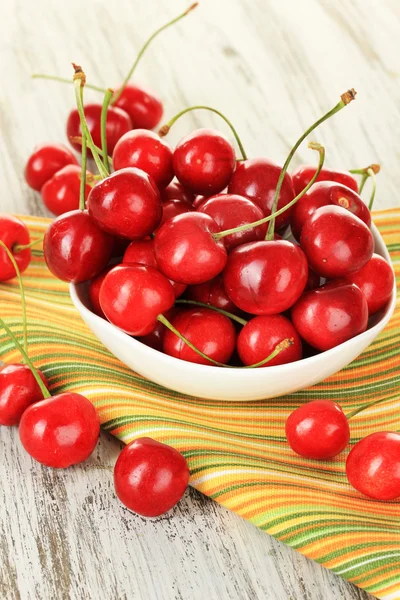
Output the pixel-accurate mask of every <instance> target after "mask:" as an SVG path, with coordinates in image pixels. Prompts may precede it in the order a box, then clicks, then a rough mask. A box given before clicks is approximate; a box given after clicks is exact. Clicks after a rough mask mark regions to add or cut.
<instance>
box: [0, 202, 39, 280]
mask: <svg viewBox="0 0 400 600" xmlns="http://www.w3.org/2000/svg"><path fill="white" fill-rule="evenodd" d="M0 240H1V241H2V242H3V243H4V244H5V245H6V246H7V248H8V249H9V250H10V252H12V255H13V257H14V259H15V261H16V263H17V265H18V268H19V270H20V272H21V273H23V272H24V271H25V270H26V269H27V268H28V266H29V263H30V262H31V251H30V248H25V250H21V251H20V252H15V249H16V247H17V246H26V245H28V244H29V243H30V236H29V230H28V228H27V226H26V225H25V223H23V222H22V221H21V220H20V219H17V217H14V216H13V215H9V214H7V213H0ZM15 276H16V273H15V269H14V266H13V264H12V263H11V260H10V258H9V257H8V256H7V252H6V251H5V250H4V248H0V281H8V280H9V279H13V278H14V277H15Z"/></svg>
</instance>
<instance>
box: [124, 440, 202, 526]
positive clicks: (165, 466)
mask: <svg viewBox="0 0 400 600" xmlns="http://www.w3.org/2000/svg"><path fill="white" fill-rule="evenodd" d="M189 477H190V472H189V468H188V465H187V462H186V460H185V458H184V457H183V456H182V454H180V453H179V452H178V451H177V450H175V449H174V448H171V446H167V445H166V444H162V443H161V442H157V441H156V440H152V439H150V438H137V439H136V440H134V441H133V442H131V443H130V444H128V445H127V446H125V448H124V449H123V450H122V452H121V454H120V455H119V457H118V460H117V462H116V463H115V468H114V486H115V492H116V494H117V496H118V498H119V499H120V501H121V502H122V504H124V505H125V506H126V507H127V508H129V509H130V510H133V511H134V512H135V513H137V514H139V515H142V516H143V517H158V516H159V515H162V514H164V513H166V512H167V511H169V510H170V509H171V508H173V507H174V506H175V504H177V503H178V502H179V500H180V499H181V498H182V496H183V494H184V493H185V490H186V488H187V486H188V483H189Z"/></svg>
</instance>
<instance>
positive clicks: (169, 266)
mask: <svg viewBox="0 0 400 600" xmlns="http://www.w3.org/2000/svg"><path fill="white" fill-rule="evenodd" d="M187 12H188V11H186V12H185V13H184V14H183V15H180V16H179V17H178V18H177V19H175V20H174V21H173V22H176V21H177V20H178V19H180V18H182V16H184V15H185V14H187ZM169 24H170V23H169ZM169 24H167V25H166V26H168V25H169ZM166 26H164V27H163V28H161V29H160V30H158V32H159V31H161V30H163V29H164V28H165V27H166ZM158 32H156V33H158ZM153 38H154V35H153V36H152V38H150V41H151V39H153ZM147 44H148V43H147ZM145 48H146V45H145ZM139 56H140V55H139ZM136 62H137V61H136ZM131 74H132V70H131V72H130V75H129V77H130V76H131ZM129 77H128V80H129ZM71 83H72V81H71ZM73 84H74V88H75V99H76V105H77V108H76V109H75V110H73V111H72V112H71V113H70V115H69V117H68V121H67V137H68V139H69V141H70V142H71V143H72V145H73V147H74V148H75V149H76V150H78V151H80V152H81V153H82V161H81V165H79V163H78V161H77V159H76V157H75V155H74V154H73V153H72V152H71V151H70V150H69V149H68V148H67V147H65V146H62V145H53V144H51V145H44V146H41V147H39V148H37V149H36V150H35V151H34V153H33V154H32V156H31V157H30V158H29V160H28V163H27V165H26V169H25V177H26V180H27V182H28V184H29V185H30V186H31V187H33V188H34V189H36V190H40V192H41V195H42V198H43V201H44V203H45V204H46V206H47V207H48V208H49V209H50V210H51V211H53V212H54V213H55V214H56V215H58V216H57V218H56V219H55V220H54V221H53V222H52V223H51V224H50V225H49V227H48V230H47V232H46V234H45V236H44V240H43V250H44V257H45V260H46V263H47V266H48V268H49V269H50V271H51V272H52V273H53V274H54V275H55V276H56V277H58V278H59V279H61V280H62V281H66V282H73V283H82V282H88V289H89V296H90V299H91V303H92V307H93V311H94V312H96V313H97V314H98V315H99V316H100V317H102V318H105V319H107V320H108V321H110V322H111V323H112V324H114V325H115V326H116V327H118V328H120V329H121V330H122V331H124V332H125V333H127V334H128V335H130V336H134V337H136V338H138V339H139V340H140V341H141V342H143V343H144V344H147V345H149V346H151V347H153V348H155V349H156V350H158V351H161V352H165V353H166V354H168V355H170V356H172V357H175V358H176V359H180V360H185V361H190V362H195V363H199V364H203V365H208V366H210V367H215V366H219V367H225V368H268V367H269V366H272V365H278V364H284V363H289V362H293V361H298V360H301V359H302V358H303V357H306V356H310V355H312V354H314V353H316V352H323V351H326V350H329V349H331V348H333V347H335V346H337V345H339V344H341V343H343V342H345V341H347V340H349V339H351V338H352V337H354V336H356V335H358V334H360V333H362V332H363V331H365V330H366V328H367V327H368V321H369V318H370V317H371V316H373V315H375V314H376V313H378V311H380V310H381V309H383V308H384V307H385V305H386V303H387V302H388V300H389V298H390V296H391V293H392V289H393V281H394V279H393V271H392V269H391V267H390V265H388V264H387V263H386V261H385V260H384V259H383V258H382V257H380V256H378V255H377V254H374V240H373V236H372V233H371V230H370V225H371V215H370V210H369V208H368V207H367V205H366V204H365V203H364V201H363V200H362V198H361V196H360V195H359V193H360V192H361V189H359V186H358V183H357V181H356V179H355V178H354V177H353V175H352V174H351V173H350V172H342V171H333V170H331V169H327V168H324V166H323V165H324V158H325V150H324V148H323V147H322V146H321V145H320V144H317V143H312V144H310V147H311V148H312V149H313V150H315V151H317V152H318V155H319V162H318V166H310V165H305V166H301V167H299V168H298V169H296V170H295V171H292V172H291V174H290V173H289V170H288V167H289V164H290V162H291V159H292V157H293V155H294V154H295V152H296V150H297V148H298V146H299V145H300V143H301V142H302V141H303V140H304V139H305V138H306V136H308V135H309V134H310V132H311V131H312V130H313V129H315V128H316V127H317V126H318V125H319V124H320V123H322V122H323V121H325V120H327V119H328V118H330V117H332V116H333V115H334V114H336V113H337V112H339V111H340V110H341V109H342V108H344V107H345V106H347V105H348V104H349V103H350V102H351V101H352V100H353V99H354V97H355V92H354V90H349V91H348V92H346V93H345V94H343V95H342V96H341V100H340V102H339V103H338V104H336V105H335V106H334V107H333V109H331V110H330V111H329V112H328V113H326V114H325V115H324V116H323V117H321V118H320V119H319V120H318V121H317V122H316V123H314V124H313V125H312V126H311V127H310V128H309V129H308V130H307V131H306V132H305V133H304V134H303V135H302V136H301V137H300V138H299V140H298V141H297V142H296V144H295V146H294V147H293V149H292V150H291V152H290V154H289V156H288V158H287V160H286V162H285V164H284V166H283V167H280V166H279V165H277V164H276V163H275V162H273V161H271V160H270V159H268V158H264V157H261V158H248V157H247V155H246V153H245V150H244V147H243V144H242V141H241V140H240V138H239V136H238V134H237V132H236V130H235V129H234V127H233V126H232V124H231V123H230V122H229V121H228V119H226V117H224V116H223V115H221V113H219V112H218V111H216V110H214V109H210V108H208V107H204V106H200V107H191V108H188V109H185V110H183V111H181V112H180V113H178V114H177V115H176V116H175V117H174V118H173V119H171V120H170V121H169V123H168V124H167V125H166V126H164V127H162V128H161V129H160V131H159V133H158V134H157V133H155V132H154V131H151V130H150V128H153V127H155V126H156V125H157V124H158V122H159V120H160V119H161V116H162V105H161V103H160V102H159V101H158V100H157V99H156V98H155V97H154V96H152V95H151V94H150V92H147V91H146V92H145V91H144V90H143V89H142V88H139V87H138V86H136V85H133V84H130V83H128V82H127V81H125V82H124V84H123V85H122V86H121V88H120V89H119V90H117V91H116V92H114V91H113V90H111V89H109V90H105V94H104V101H103V104H102V105H101V104H90V105H85V104H84V101H83V91H84V86H85V85H86V76H85V74H84V72H83V70H82V69H81V67H79V66H77V65H74V77H73ZM194 109H207V110H212V111H213V112H216V113H218V114H219V115H220V116H221V117H222V118H223V119H224V120H225V121H226V123H228V125H229V126H230V127H231V130H232V132H233V135H234V137H235V139H236V142H237V144H238V147H239V149H240V153H241V156H240V157H239V158H238V157H237V156H236V152H235V149H234V146H233V145H232V143H231V142H230V141H229V140H228V139H227V137H226V136H225V135H224V134H222V133H221V132H219V131H217V130H213V129H198V130H196V131H193V132H192V133H190V134H189V135H187V136H186V137H185V138H184V139H182V140H181V141H180V142H179V143H178V144H177V146H176V147H175V148H172V147H171V146H170V145H169V144H168V143H167V142H166V141H165V139H163V138H164V136H165V135H166V134H167V133H168V131H169V129H170V128H171V127H172V125H173V124H174V122H175V121H176V120H177V119H178V118H180V117H181V116H182V115H184V114H185V113H187V112H189V111H190V110H194ZM110 155H111V156H110ZM88 157H89V158H92V159H93V161H94V166H95V171H96V172H95V173H91V172H88V171H87V159H88ZM378 170H379V167H378V166H377V165H372V166H371V167H368V168H366V169H359V170H355V171H353V173H359V174H361V176H362V179H361V186H360V188H362V187H363V186H364V184H365V182H366V180H367V178H368V177H370V178H371V179H372V181H373V194H372V197H371V202H370V207H371V206H372V201H373V196H374V193H375V174H376V173H377V172H378ZM0 240H1V241H0V245H1V248H0V280H1V281H6V280H9V279H11V278H13V277H15V275H17V276H18V278H19V282H20V287H21V295H22V304H23V314H24V315H25V301H24V294H23V284H22V280H21V277H20V272H22V271H24V270H25V269H26V268H27V266H28V265H29V262H30V257H31V254H30V248H31V246H32V245H34V243H36V242H34V243H31V242H30V239H29V232H28V230H27V228H26V227H25V225H24V224H23V223H22V222H21V221H19V220H18V219H15V218H14V217H11V216H9V215H2V216H1V219H0ZM0 324H1V325H2V326H3V327H4V328H5V329H6V331H7V332H8V334H9V335H10V336H11V337H12V338H13V339H14V342H15V344H16V345H17V346H18V348H19V349H20V350H21V352H22V354H23V357H24V360H25V363H26V364H21V365H9V366H8V367H5V368H4V369H3V370H2V371H1V372H0V422H1V423H2V424H4V425H12V424H16V423H18V422H19V432H20V438H21V441H22V444H23V446H24V447H25V449H26V450H27V451H28V452H29V454H30V455H31V456H33V457H34V458H35V459H36V460H38V461H39V462H41V463H43V464H45V465H48V466H53V467H66V466H69V465H71V464H76V463H79V462H81V461H83V460H85V459H86V458H87V457H88V456H89V455H90V454H91V452H92V451H93V449H94V447H95V444H96V441H97V437H98V434H99V421H98V417H97V415H96V412H95V410H94V408H93V406H92V404H91V403H90V402H89V401H88V400H87V399H86V398H84V397H83V396H81V395H80V394H76V393H71V392H68V393H66V394H58V395H56V396H53V397H51V395H50V393H49V391H48V389H47V381H46V378H45V377H44V375H43V374H42V373H39V372H38V371H37V370H36V369H35V367H34V366H33V365H32V363H31V361H30V359H29V356H28V355H27V343H26V340H27V336H26V318H25V317H24V327H25V348H22V346H21V344H20V343H19V342H18V340H17V339H16V338H15V335H14V334H13V332H12V331H11V330H10V329H9V327H8V326H7V325H6V324H5V323H4V321H2V320H0ZM43 398H44V399H43ZM371 404H374V403H370V404H369V405H363V406H361V407H360V408H358V409H357V410H355V411H353V412H352V413H350V414H348V415H345V414H344V412H343V411H342V409H341V408H340V406H339V405H338V404H336V403H334V402H331V401H313V402H310V403H307V404H304V405H302V406H301V407H300V408H298V409H297V410H295V411H294V412H293V413H292V414H291V415H290V416H289V418H288V420H287V424H286V436H287V439H288V442H289V444H290V446H291V448H292V449H293V450H294V451H295V452H297V453H298V454H300V455H301V456H305V457H307V458H311V459H315V460H327V459H330V458H332V457H334V456H336V455H337V454H339V453H340V452H342V451H343V450H344V449H345V448H346V446H347V445H348V443H349V439H350V429H349V424H348V420H349V418H350V417H353V416H355V415H356V414H358V413H359V412H361V410H364V409H366V408H368V406H371ZM38 423H41V425H40V427H38V426H37V425H38ZM43 424H45V425H43ZM61 428H62V431H63V435H62V436H60V435H59V431H60V429H61ZM377 461H378V462H379V464H380V467H379V469H376V468H375V466H376V464H377ZM346 472H347V476H348V479H349V481H350V483H351V484H352V485H353V486H354V487H355V488H356V489H357V490H359V491H361V492H363V493H364V494H366V495H368V496H370V497H372V498H376V499H381V500H389V499H393V498H396V497H398V496H400V435H399V433H397V432H380V433H375V434H373V435H370V436H368V437H367V438H365V439H363V440H360V441H359V442H358V443H357V444H355V446H354V447H353V449H352V450H351V452H350V454H349V456H348V459H347V463H346ZM188 479H189V470H188V467H187V464H186V461H185V459H184V458H183V456H182V455H181V454H179V453H178V452H177V451H175V450H174V449H172V448H169V447H168V446H165V445H164V444H160V443H159V442H156V441H154V440H149V439H140V440H136V441H134V442H133V443H132V444H130V445H129V446H127V447H126V448H125V449H124V450H123V452H122V453H121V455H120V457H119V459H118V461H117V463H116V467H115V485H116V491H117V494H118V497H119V498H120V499H121V501H122V502H123V503H124V504H125V505H126V506H128V507H129V508H131V509H132V510H135V511H136V512H138V513H140V514H142V515H146V516H153V515H157V514H161V513H162V512H164V511H165V510H168V509H169V508H171V507H172V506H173V505H174V504H175V503H176V502H177V501H178V500H179V498H180V497H181V496H182V494H183V492H184V490H185V488H186V486H187V483H188Z"/></svg>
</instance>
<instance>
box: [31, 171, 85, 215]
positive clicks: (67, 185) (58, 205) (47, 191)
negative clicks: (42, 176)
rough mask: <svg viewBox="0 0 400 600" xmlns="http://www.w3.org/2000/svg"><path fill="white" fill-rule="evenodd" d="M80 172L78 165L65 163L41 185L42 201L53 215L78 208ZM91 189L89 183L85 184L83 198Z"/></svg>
mask: <svg viewBox="0 0 400 600" xmlns="http://www.w3.org/2000/svg"><path fill="white" fill-rule="evenodd" d="M81 172H82V171H81V168H80V167H79V166H78V165H67V166H66V167H63V168H62V169H60V170H59V171H57V173H55V175H53V177H52V178H51V179H49V180H48V181H46V183H45V184H44V186H43V187H42V190H41V193H42V198H43V202H44V203H45V205H46V207H47V208H48V209H49V210H50V211H51V212H52V213H54V214H55V215H57V216H58V215H62V214H64V213H66V212H70V211H71V210H75V209H78V208H79V192H80V184H81ZM88 174H89V172H88ZM91 189H92V188H91V187H90V185H89V184H86V187H85V199H87V197H88V195H89V192H90V190H91Z"/></svg>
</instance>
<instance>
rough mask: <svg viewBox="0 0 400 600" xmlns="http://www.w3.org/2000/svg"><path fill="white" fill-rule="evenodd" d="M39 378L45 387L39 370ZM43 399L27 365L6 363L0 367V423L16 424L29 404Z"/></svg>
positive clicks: (44, 379) (43, 377)
mask: <svg viewBox="0 0 400 600" xmlns="http://www.w3.org/2000/svg"><path fill="white" fill-rule="evenodd" d="M38 373H39V375H40V378H41V379H42V381H43V383H44V385H45V386H46V387H47V386H48V383H47V379H46V377H45V376H44V375H43V373H42V372H41V371H38ZM39 400H43V394H42V392H41V389H40V387H39V386H38V384H37V382H36V379H35V378H34V376H33V375H32V371H31V370H30V368H29V367H28V366H27V365H22V364H15V365H7V366H5V367H3V368H2V369H0V425H16V424H17V423H19V420H20V418H21V416H22V413H23V412H24V410H26V409H27V408H28V406H29V405H30V404H33V403H34V402H38V401H39Z"/></svg>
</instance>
